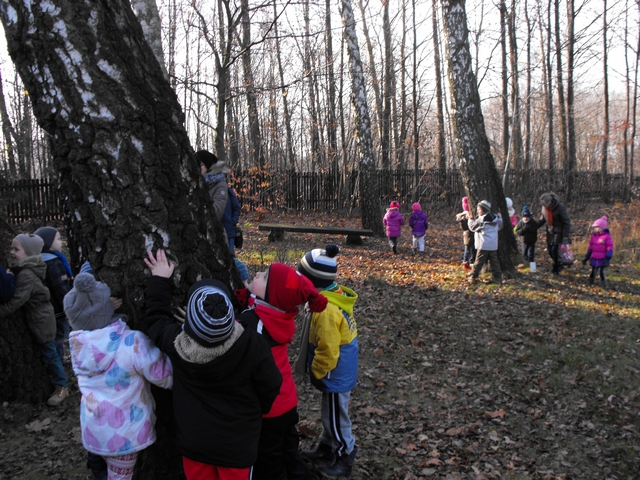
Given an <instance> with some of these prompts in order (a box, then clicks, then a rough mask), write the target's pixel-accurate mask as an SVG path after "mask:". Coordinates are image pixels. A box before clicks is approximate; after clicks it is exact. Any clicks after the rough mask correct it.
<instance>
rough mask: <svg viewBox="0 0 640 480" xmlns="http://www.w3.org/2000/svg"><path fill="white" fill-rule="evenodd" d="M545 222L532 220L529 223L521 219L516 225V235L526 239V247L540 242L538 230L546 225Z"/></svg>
mask: <svg viewBox="0 0 640 480" xmlns="http://www.w3.org/2000/svg"><path fill="white" fill-rule="evenodd" d="M544 223H545V220H544V219H541V220H534V219H533V218H531V219H530V220H529V221H528V222H525V221H524V219H520V221H519V222H518V225H516V235H519V236H521V237H524V239H523V240H524V243H525V245H533V244H535V243H536V242H537V241H538V229H539V228H540V227H541V226H542V225H544Z"/></svg>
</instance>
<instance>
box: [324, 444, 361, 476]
mask: <svg viewBox="0 0 640 480" xmlns="http://www.w3.org/2000/svg"><path fill="white" fill-rule="evenodd" d="M357 452H358V447H353V451H352V452H351V453H350V454H348V455H342V456H340V457H336V459H335V460H334V462H333V463H332V464H331V465H323V466H321V467H320V471H321V472H322V474H323V475H324V476H325V477H327V478H341V477H349V476H351V469H352V468H353V461H354V460H355V458H356V453H357Z"/></svg>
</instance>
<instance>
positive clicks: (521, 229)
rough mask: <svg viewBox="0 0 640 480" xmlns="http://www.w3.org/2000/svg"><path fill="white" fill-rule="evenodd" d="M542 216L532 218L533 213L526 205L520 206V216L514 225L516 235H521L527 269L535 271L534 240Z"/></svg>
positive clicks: (541, 222)
mask: <svg viewBox="0 0 640 480" xmlns="http://www.w3.org/2000/svg"><path fill="white" fill-rule="evenodd" d="M544 222H545V220H544V218H542V219H540V220H534V219H533V213H532V212H531V210H530V209H529V207H527V206H526V205H525V206H524V207H522V218H521V219H520V221H519V222H518V224H517V225H516V235H518V236H520V237H522V243H523V249H522V256H523V257H524V259H525V261H527V262H529V269H530V271H532V272H535V271H536V258H535V257H536V242H537V241H538V229H539V228H540V227H542V225H544Z"/></svg>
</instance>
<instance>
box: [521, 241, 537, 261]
mask: <svg viewBox="0 0 640 480" xmlns="http://www.w3.org/2000/svg"><path fill="white" fill-rule="evenodd" d="M522 256H523V257H524V259H525V260H526V261H528V262H533V261H535V258H536V244H535V243H525V244H524V250H523V252H522Z"/></svg>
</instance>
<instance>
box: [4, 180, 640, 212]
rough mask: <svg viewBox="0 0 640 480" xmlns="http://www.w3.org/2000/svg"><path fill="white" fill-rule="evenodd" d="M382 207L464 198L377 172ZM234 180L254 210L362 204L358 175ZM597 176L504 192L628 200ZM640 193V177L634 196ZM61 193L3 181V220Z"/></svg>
mask: <svg viewBox="0 0 640 480" xmlns="http://www.w3.org/2000/svg"><path fill="white" fill-rule="evenodd" d="M375 175H376V184H377V186H378V192H379V199H380V202H381V204H382V205H386V204H387V203H388V202H389V201H391V200H398V201H400V202H401V203H402V204H403V205H408V204H410V203H412V202H415V201H420V202H421V203H423V204H426V205H427V206H429V205H437V204H444V205H454V204H455V205H457V204H459V202H460V198H461V197H463V196H464V195H465V192H464V186H463V182H462V178H461V176H460V172H458V171H447V172H440V171H439V170H436V169H432V170H419V171H417V172H416V171H414V170H379V171H376V172H375ZM233 178H234V180H233V182H232V184H233V186H234V188H235V189H236V191H237V192H238V197H239V199H240V202H241V203H242V204H243V205H247V206H248V208H250V209H256V208H259V207H262V208H267V209H273V210H278V209H289V210H293V211H325V212H326V211H333V210H343V209H349V208H352V207H357V206H359V201H360V199H359V192H358V172H357V171H352V172H338V173H332V172H327V173H320V172H285V173H280V174H277V175H270V174H268V173H262V174H260V173H255V172H236V173H235V174H234V177H233ZM600 180H601V176H600V173H598V172H578V173H576V174H575V175H574V176H573V188H571V192H568V191H567V190H568V187H567V179H566V178H565V177H564V176H563V175H562V174H561V173H559V172H549V171H546V170H535V171H518V172H509V173H508V175H507V176H506V178H505V193H506V195H507V196H509V197H511V198H512V199H513V200H514V201H515V203H516V205H519V204H520V205H521V204H529V203H534V202H537V199H538V198H539V196H540V195H541V194H542V193H543V192H546V191H554V192H556V193H557V194H558V195H559V196H560V198H561V199H563V201H564V200H567V199H568V201H569V202H570V203H571V204H572V205H575V206H580V205H585V204H588V203H592V202H599V201H602V200H603V199H607V200H608V201H622V200H624V199H625V198H628V195H629V194H627V193H626V192H629V188H628V185H626V183H625V179H624V177H623V176H622V175H609V176H608V179H607V185H606V188H605V189H603V188H602V187H601V181H600ZM639 194H640V177H637V178H636V179H635V182H634V185H633V186H632V188H631V192H630V195H632V196H638V195H639ZM62 198H63V195H62V194H61V192H60V190H59V189H58V187H57V184H56V182H55V181H51V180H20V181H16V182H13V183H11V184H3V183H1V182H0V218H4V219H5V220H6V221H7V222H9V223H14V224H17V223H21V222H25V221H28V220H31V219H39V220H42V221H52V220H60V219H62V216H63V205H62Z"/></svg>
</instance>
